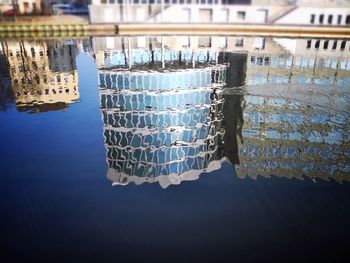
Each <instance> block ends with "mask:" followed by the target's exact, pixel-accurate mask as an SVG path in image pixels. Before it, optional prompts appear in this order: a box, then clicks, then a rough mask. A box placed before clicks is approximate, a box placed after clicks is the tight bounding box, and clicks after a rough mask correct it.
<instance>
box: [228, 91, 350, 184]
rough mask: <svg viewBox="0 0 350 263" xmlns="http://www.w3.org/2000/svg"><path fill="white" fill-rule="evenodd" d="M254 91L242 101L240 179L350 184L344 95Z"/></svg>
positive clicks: (335, 93) (341, 92) (343, 93)
mask: <svg viewBox="0 0 350 263" xmlns="http://www.w3.org/2000/svg"><path fill="white" fill-rule="evenodd" d="M291 90H292V91H293V95H292V96H291V95H290V94H291V92H290V91H291ZM250 92H252V94H254V95H247V94H246V95H244V96H243V100H244V103H243V104H244V109H243V120H244V125H243V129H242V136H243V138H244V140H238V148H239V154H238V156H239V164H238V165H235V168H236V174H237V176H239V177H241V178H245V177H247V176H248V177H251V178H256V177H257V176H265V177H270V176H272V175H274V176H283V177H288V178H292V177H294V178H299V179H303V176H308V177H310V178H312V179H316V178H323V179H329V178H332V179H335V180H337V181H339V182H340V181H342V180H349V179H350V166H349V163H350V143H349V138H350V132H349V131H350V129H349V128H350V127H349V116H348V109H347V110H345V111H340V110H339V109H337V108H336V105H339V104H340V103H344V99H343V98H344V95H345V96H346V94H345V92H343V91H342V90H339V89H338V90H337V91H336V90H334V91H333V92H332V93H331V94H329V93H327V92H324V90H323V91H322V89H321V88H320V87H319V86H308V87H305V86H294V85H291V86H289V87H286V86H280V87H277V88H276V89H275V94H274V95H273V94H271V93H265V92H263V91H262V92H261V91H260V92H256V91H254V89H250V88H248V93H250ZM284 93H285V94H284ZM276 94H278V96H276ZM228 96H229V97H230V96H234V97H236V96H237V95H228ZM303 97H304V99H303ZM309 102H314V104H309ZM316 102H317V103H316ZM347 103H349V101H347ZM332 106H333V110H332V108H331V107H332ZM235 164H236V163H235Z"/></svg>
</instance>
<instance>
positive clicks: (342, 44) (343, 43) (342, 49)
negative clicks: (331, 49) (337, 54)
mask: <svg viewBox="0 0 350 263" xmlns="http://www.w3.org/2000/svg"><path fill="white" fill-rule="evenodd" d="M345 45H346V41H345V40H343V41H342V42H341V44H340V50H341V51H344V49H345Z"/></svg>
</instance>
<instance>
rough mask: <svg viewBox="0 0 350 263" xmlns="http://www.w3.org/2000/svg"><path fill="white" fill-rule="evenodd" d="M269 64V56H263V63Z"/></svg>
mask: <svg viewBox="0 0 350 263" xmlns="http://www.w3.org/2000/svg"><path fill="white" fill-rule="evenodd" d="M269 64H270V58H269V57H265V58H264V65H265V66H268V65H269Z"/></svg>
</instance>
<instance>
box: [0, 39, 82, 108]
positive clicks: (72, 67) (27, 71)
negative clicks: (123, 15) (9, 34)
mask: <svg viewBox="0 0 350 263" xmlns="http://www.w3.org/2000/svg"><path fill="white" fill-rule="evenodd" d="M77 54H78V49H77V44H76V43H74V42H71V41H45V42H36V41H19V42H15V41H4V42H1V57H2V58H1V59H2V63H3V65H6V68H7V72H6V71H4V70H2V72H1V76H2V85H1V86H2V95H3V97H5V96H4V94H6V98H7V99H2V105H4V106H2V108H4V109H5V108H6V107H5V105H7V104H8V103H7V100H14V101H15V103H16V107H17V109H18V110H19V111H28V110H29V111H31V112H42V111H49V110H58V109H64V108H66V107H67V106H66V104H69V103H73V102H75V101H77V100H78V99H79V91H78V71H77V68H76V63H75V57H76V55H77Z"/></svg>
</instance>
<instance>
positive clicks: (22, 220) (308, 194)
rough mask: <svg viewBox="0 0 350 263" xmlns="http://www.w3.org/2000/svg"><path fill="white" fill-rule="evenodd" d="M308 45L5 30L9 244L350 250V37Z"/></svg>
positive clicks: (22, 254) (273, 253) (321, 254)
mask: <svg viewBox="0 0 350 263" xmlns="http://www.w3.org/2000/svg"><path fill="white" fill-rule="evenodd" d="M312 41H314V42H315V41H316V40H312ZM330 41H335V40H330ZM338 41H339V40H338ZM291 42H295V45H294V49H293V48H291V46H293V45H285V43H291ZM306 43H307V39H271V38H258V37H257V38H240V37H227V38H223V37H211V38H209V37H193V36H191V37H187V36H181V37H151V36H146V37H143V36H140V37H135V38H131V37H101V38H92V39H74V40H66V39H63V40H41V41H33V40H23V41H22V40H21V41H17V40H16V41H12V40H3V41H2V42H1V47H2V49H1V51H2V52H1V89H0V105H1V111H0V122H1V129H0V145H1V150H0V153H1V161H0V174H1V177H0V187H1V191H0V197H1V199H0V200H1V201H0V203H1V210H0V211H1V212H0V216H1V223H2V224H1V225H2V226H1V233H2V235H1V243H2V253H1V254H2V257H3V258H4V259H5V261H6V262H12V261H13V262H15V261H16V262H18V261H24V262H47V261H50V262H56V261H57V262H62V261H66V262H67V261H68V262H76V261H83V260H86V261H93V262H101V261H102V262H114V261H115V260H139V261H149V260H153V261H154V260H155V261H164V260H170V261H179V260H186V261H190V260H198V259H201V260H216V261H217V260H219V261H229V260H230V261H231V260H234V259H236V260H240V261H253V260H258V259H260V260H269V261H271V260H272V261H280V260H287V261H288V260H290V261H294V260H305V259H308V260H312V259H322V260H327V259H333V260H335V259H345V258H346V256H347V255H346V249H347V247H348V245H349V238H348V233H349V231H348V223H347V222H348V221H349V219H350V216H349V208H350V207H349V202H348V201H347V200H348V199H349V197H350V189H349V183H348V181H349V178H350V177H349V175H350V166H349V163H350V162H349V159H350V144H349V136H350V129H349V111H350V109H349V106H350V90H349V87H350V72H349V71H350V55H349V54H350V53H349V43H348V42H346V45H345V46H344V49H343V50H340V48H339V50H323V49H316V48H313V46H312V47H311V48H306V47H307V45H306ZM339 46H340V45H339ZM341 46H342V47H343V45H341Z"/></svg>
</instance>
